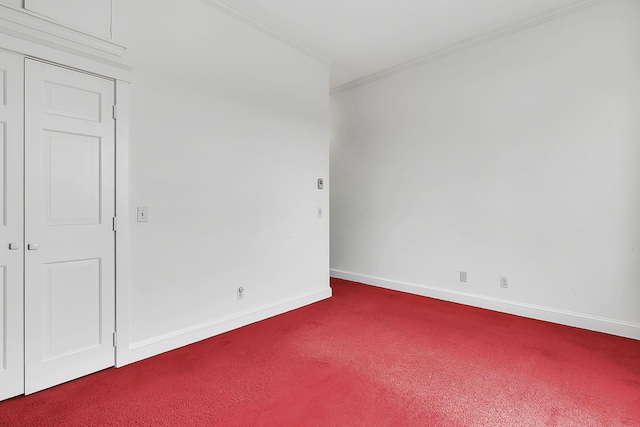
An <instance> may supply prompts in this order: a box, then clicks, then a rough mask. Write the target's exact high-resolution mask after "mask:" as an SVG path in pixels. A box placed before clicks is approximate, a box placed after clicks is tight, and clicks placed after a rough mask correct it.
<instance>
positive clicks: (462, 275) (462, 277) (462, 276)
mask: <svg viewBox="0 0 640 427" xmlns="http://www.w3.org/2000/svg"><path fill="white" fill-rule="evenodd" d="M460 281H461V282H466V281H467V272H466V271H461V272H460Z"/></svg>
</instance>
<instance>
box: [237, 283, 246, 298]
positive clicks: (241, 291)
mask: <svg viewBox="0 0 640 427" xmlns="http://www.w3.org/2000/svg"><path fill="white" fill-rule="evenodd" d="M237 297H238V299H243V298H244V288H243V287H242V286H240V287H238V293H237Z"/></svg>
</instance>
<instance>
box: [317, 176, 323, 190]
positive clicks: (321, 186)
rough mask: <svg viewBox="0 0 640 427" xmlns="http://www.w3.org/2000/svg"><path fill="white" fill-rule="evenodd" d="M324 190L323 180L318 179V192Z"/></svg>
mask: <svg viewBox="0 0 640 427" xmlns="http://www.w3.org/2000/svg"><path fill="white" fill-rule="evenodd" d="M323 188H324V180H323V179H322V178H318V190H322V189H323Z"/></svg>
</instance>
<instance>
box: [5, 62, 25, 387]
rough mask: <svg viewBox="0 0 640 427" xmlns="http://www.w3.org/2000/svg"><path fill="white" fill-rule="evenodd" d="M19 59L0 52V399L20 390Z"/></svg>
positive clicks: (21, 73) (21, 228)
mask: <svg viewBox="0 0 640 427" xmlns="http://www.w3.org/2000/svg"><path fill="white" fill-rule="evenodd" d="M22 79H23V67H22V58H21V57H19V56H17V55H12V54H9V53H4V52H0V400H2V399H6V398H9V397H13V396H16V395H18V394H22V393H23V392H24V354H23V348H24V345H23V332H24V331H23V317H22V307H23V299H22V298H23V294H22V284H23V278H22V269H23V244H22V243H23V241H22V233H23V224H22V220H23V213H22V208H23V199H22V195H23V188H22V162H23V160H22V123H23V120H22V111H23V108H22V99H23V96H22Z"/></svg>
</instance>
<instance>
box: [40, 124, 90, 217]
mask: <svg viewBox="0 0 640 427" xmlns="http://www.w3.org/2000/svg"><path fill="white" fill-rule="evenodd" d="M43 137H44V147H43V153H42V154H43V158H42V160H43V164H44V171H43V173H44V176H43V180H44V183H45V186H44V204H45V205H44V224H45V225H80V224H92V225H96V224H100V204H101V203H100V196H101V194H102V191H101V190H102V188H101V182H100V177H101V170H100V165H101V162H100V160H101V159H100V152H101V145H102V144H101V141H100V138H99V137H94V136H86V135H73V134H69V133H63V132H51V131H44V132H43Z"/></svg>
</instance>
